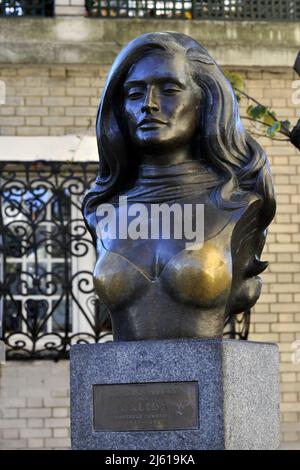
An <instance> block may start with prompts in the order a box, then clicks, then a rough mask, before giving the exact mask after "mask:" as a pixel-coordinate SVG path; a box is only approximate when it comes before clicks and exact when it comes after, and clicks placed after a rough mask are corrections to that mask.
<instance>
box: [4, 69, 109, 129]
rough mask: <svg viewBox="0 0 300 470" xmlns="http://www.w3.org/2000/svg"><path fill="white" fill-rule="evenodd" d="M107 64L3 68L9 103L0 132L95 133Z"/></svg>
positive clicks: (6, 105)
mask: <svg viewBox="0 0 300 470" xmlns="http://www.w3.org/2000/svg"><path fill="white" fill-rule="evenodd" d="M107 70H108V67H103V68H102V69H101V70H100V69H99V67H97V66H94V65H92V66H87V65H86V66H84V67H68V68H65V67H61V66H58V67H40V66H36V67H14V66H10V67H1V68H0V80H2V81H4V83H5V85H6V104H5V105H1V106H0V135H18V136H26V135H27V136H28V135H30V136H35V135H44V136H47V135H52V136H53V135H65V134H75V135H78V134H86V133H88V132H89V131H88V129H89V127H91V128H92V131H91V133H92V134H93V133H94V122H95V114H96V110H97V106H98V104H99V96H100V93H101V89H102V88H103V85H104V81H105V78H106V75H107Z"/></svg>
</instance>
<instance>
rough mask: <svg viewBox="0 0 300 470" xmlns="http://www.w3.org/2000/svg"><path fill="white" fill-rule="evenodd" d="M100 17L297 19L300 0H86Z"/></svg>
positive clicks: (88, 7) (92, 13)
mask: <svg viewBox="0 0 300 470" xmlns="http://www.w3.org/2000/svg"><path fill="white" fill-rule="evenodd" d="M85 8H86V11H87V15H88V16H91V17H98V18H111V19H113V18H145V19H146V18H149V19H151V18H152V19H153V18H159V19H185V20H192V19H195V20H232V21H242V20H245V21H297V20H299V19H300V0H171V1H170V0H86V2H85Z"/></svg>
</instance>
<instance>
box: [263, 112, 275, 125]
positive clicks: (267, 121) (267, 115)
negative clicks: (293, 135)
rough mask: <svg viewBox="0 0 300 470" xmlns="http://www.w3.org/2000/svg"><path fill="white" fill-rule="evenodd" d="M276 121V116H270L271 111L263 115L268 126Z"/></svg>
mask: <svg viewBox="0 0 300 470" xmlns="http://www.w3.org/2000/svg"><path fill="white" fill-rule="evenodd" d="M275 122H276V118H274V116H272V114H271V113H268V114H266V115H265V116H264V123H265V124H267V125H268V126H273V124H274V123H275Z"/></svg>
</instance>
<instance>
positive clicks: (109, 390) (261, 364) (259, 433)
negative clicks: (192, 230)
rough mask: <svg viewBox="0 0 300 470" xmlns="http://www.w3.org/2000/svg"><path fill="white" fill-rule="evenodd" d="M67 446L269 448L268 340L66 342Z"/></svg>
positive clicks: (273, 351) (274, 362)
mask: <svg viewBox="0 0 300 470" xmlns="http://www.w3.org/2000/svg"><path fill="white" fill-rule="evenodd" d="M70 367H71V437H72V448H73V449H106V450H108V449H111V450H123V449H128V450H132V449H138V450H142V449H147V450H159V449H164V450H186V449H189V450H197V449H276V448H277V447H278V446H279V364H278V348H277V346H276V345H274V344H267V343H254V342H250V341H234V340H223V341H221V340H163V341H161V340H160V341H132V342H116V343H106V344H90V345H76V346H73V347H72V348H71V359H70Z"/></svg>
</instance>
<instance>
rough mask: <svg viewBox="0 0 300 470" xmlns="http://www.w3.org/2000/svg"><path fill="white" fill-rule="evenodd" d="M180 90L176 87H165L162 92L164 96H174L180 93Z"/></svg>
mask: <svg viewBox="0 0 300 470" xmlns="http://www.w3.org/2000/svg"><path fill="white" fill-rule="evenodd" d="M180 91H181V90H180V89H179V88H176V87H166V88H164V89H163V90H162V92H163V94H164V95H176V94H177V93H180Z"/></svg>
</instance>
